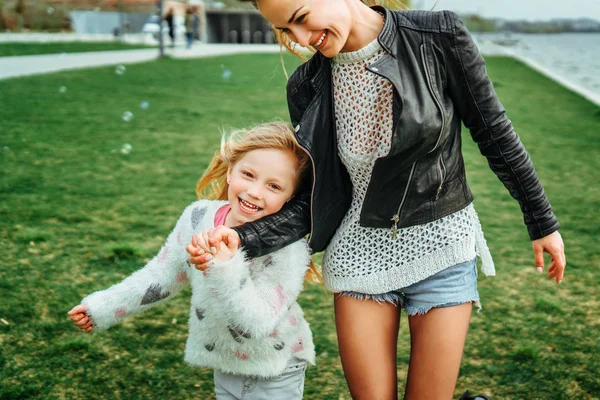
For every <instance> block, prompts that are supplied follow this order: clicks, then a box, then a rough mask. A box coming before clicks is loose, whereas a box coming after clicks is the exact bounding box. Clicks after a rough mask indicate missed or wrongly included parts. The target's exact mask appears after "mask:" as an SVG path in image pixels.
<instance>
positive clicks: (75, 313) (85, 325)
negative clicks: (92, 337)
mask: <svg viewBox="0 0 600 400" xmlns="http://www.w3.org/2000/svg"><path fill="white" fill-rule="evenodd" d="M67 315H68V316H69V318H71V321H73V323H74V324H75V325H76V326H77V327H78V328H79V329H81V330H82V331H84V332H86V333H88V332H91V331H92V329H94V320H93V319H92V317H90V316H89V315H88V314H87V307H86V306H85V304H79V305H78V306H75V307H73V308H72V309H71V311H69V312H68V313H67Z"/></svg>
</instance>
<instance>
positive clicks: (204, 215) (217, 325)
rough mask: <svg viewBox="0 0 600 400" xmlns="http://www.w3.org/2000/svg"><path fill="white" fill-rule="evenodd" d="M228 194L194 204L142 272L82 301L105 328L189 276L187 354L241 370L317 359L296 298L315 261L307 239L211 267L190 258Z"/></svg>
mask: <svg viewBox="0 0 600 400" xmlns="http://www.w3.org/2000/svg"><path fill="white" fill-rule="evenodd" d="M224 204H226V202H224V201H209V200H201V201H197V202H194V203H192V204H191V205H189V206H188V207H187V208H186V209H185V211H184V212H183V214H182V215H181V217H180V218H179V221H178V222H177V225H176V226H175V229H174V230H173V232H171V234H170V235H169V237H168V239H167V241H166V243H165V244H164V246H163V247H162V248H161V250H160V252H159V254H158V255H157V256H156V257H154V258H153V259H152V260H151V261H150V262H149V263H148V264H146V266H144V267H143V268H142V269H140V270H139V271H136V272H134V273H133V274H132V275H130V276H129V277H127V278H126V279H124V280H123V281H122V282H120V283H117V284H115V285H113V286H111V287H110V288H108V289H106V290H102V291H98V292H95V293H92V294H91V295H89V296H87V297H85V298H84V299H83V300H82V303H83V304H85V305H86V306H87V309H88V314H89V315H90V316H91V317H92V319H93V321H94V323H95V328H94V330H105V329H108V328H109V327H111V326H112V325H115V324H117V323H119V322H120V321H122V320H123V318H125V317H128V316H131V315H134V314H139V313H141V312H143V311H146V310H148V309H150V308H152V307H154V306H156V305H158V304H161V303H163V302H165V301H166V300H167V299H169V298H171V297H173V296H174V295H175V294H176V293H178V292H179V291H180V290H181V289H182V288H183V286H184V285H185V284H186V283H187V282H190V283H191V285H192V299H191V307H190V319H189V335H188V339H187V344H186V348H185V361H186V362H188V363H189V364H192V365H195V366H201V367H210V368H214V369H218V370H220V371H222V372H226V373H233V374H239V375H249V376H259V377H273V376H277V375H280V374H281V372H282V371H283V369H284V368H285V366H286V364H287V362H288V361H289V360H290V359H291V358H292V357H296V358H299V359H303V360H306V361H308V362H309V363H311V364H314V361H315V350H314V344H313V340H312V335H311V332H310V329H309V326H308V323H307V322H306V320H305V319H304V314H303V312H302V309H301V308H300V306H299V305H298V303H297V302H296V299H297V297H298V295H299V294H300V292H301V291H302V285H303V282H304V275H305V273H306V270H307V268H308V265H309V262H310V253H309V249H308V246H307V243H306V241H305V240H304V239H303V240H299V241H297V242H295V243H292V244H290V245H288V246H286V247H284V248H283V249H281V250H278V251H276V252H273V253H271V254H269V255H266V256H263V257H259V258H255V259H252V260H247V259H245V256H244V251H243V249H241V250H239V251H238V252H237V253H236V254H235V256H234V257H233V258H232V259H231V260H229V261H227V262H221V261H217V260H215V262H214V264H213V265H212V266H211V267H210V268H209V269H208V270H207V271H205V272H204V273H203V272H201V271H198V270H197V269H195V268H194V266H193V265H191V264H190V263H189V262H188V261H187V260H188V257H189V255H188V253H187V252H186V251H185V246H186V245H187V244H188V243H189V242H190V240H191V237H192V235H193V234H195V233H198V232H201V231H203V230H205V229H207V228H210V227H212V226H213V223H214V222H213V221H214V216H215V213H216V211H217V210H218V209H219V207H221V206H222V205H224Z"/></svg>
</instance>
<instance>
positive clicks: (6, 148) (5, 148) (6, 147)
mask: <svg viewBox="0 0 600 400" xmlns="http://www.w3.org/2000/svg"><path fill="white" fill-rule="evenodd" d="M2 150H4V151H9V150H10V149H9V148H8V146H4V147H3V148H2Z"/></svg>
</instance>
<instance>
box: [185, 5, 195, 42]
mask: <svg viewBox="0 0 600 400" xmlns="http://www.w3.org/2000/svg"><path fill="white" fill-rule="evenodd" d="M193 41H194V10H193V8H192V7H188V8H186V10H185V43H186V44H185V49H186V50H190V49H191V48H192V42H193Z"/></svg>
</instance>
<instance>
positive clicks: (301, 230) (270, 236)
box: [233, 193, 310, 258]
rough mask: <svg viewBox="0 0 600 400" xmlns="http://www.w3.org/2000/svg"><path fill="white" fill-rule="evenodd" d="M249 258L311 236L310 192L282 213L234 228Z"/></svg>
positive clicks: (298, 196) (301, 195)
mask: <svg viewBox="0 0 600 400" xmlns="http://www.w3.org/2000/svg"><path fill="white" fill-rule="evenodd" d="M233 229H234V230H235V231H236V232H237V233H238V235H239V237H240V242H241V247H243V248H244V250H245V251H246V255H247V256H248V257H250V258H255V257H260V256H264V255H266V254H269V253H272V252H274V251H276V250H279V249H281V248H283V247H285V246H287V245H288V244H290V243H294V242H295V241H297V240H299V239H301V238H303V237H304V236H306V235H307V234H309V233H310V193H299V194H298V195H296V196H295V197H294V198H292V199H291V200H290V201H289V202H287V203H286V204H285V205H284V206H283V208H282V209H281V210H279V212H277V213H276V214H272V215H268V216H266V217H264V218H261V219H259V220H257V221H254V222H250V223H247V224H244V225H241V226H236V227H234V228H233Z"/></svg>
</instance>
